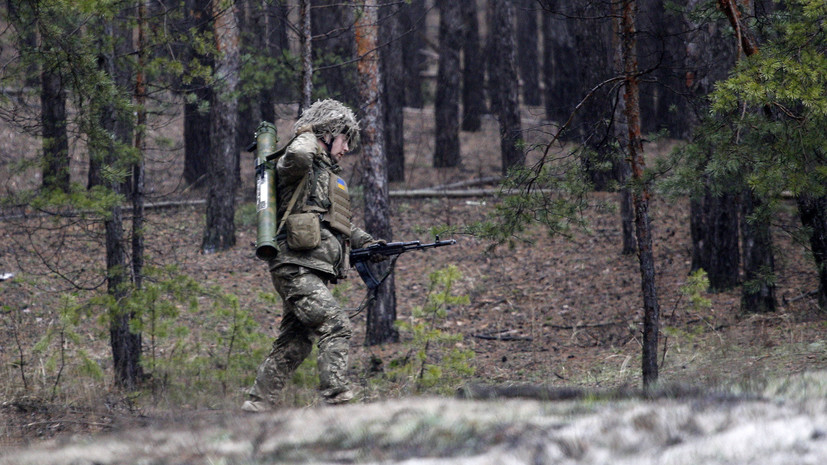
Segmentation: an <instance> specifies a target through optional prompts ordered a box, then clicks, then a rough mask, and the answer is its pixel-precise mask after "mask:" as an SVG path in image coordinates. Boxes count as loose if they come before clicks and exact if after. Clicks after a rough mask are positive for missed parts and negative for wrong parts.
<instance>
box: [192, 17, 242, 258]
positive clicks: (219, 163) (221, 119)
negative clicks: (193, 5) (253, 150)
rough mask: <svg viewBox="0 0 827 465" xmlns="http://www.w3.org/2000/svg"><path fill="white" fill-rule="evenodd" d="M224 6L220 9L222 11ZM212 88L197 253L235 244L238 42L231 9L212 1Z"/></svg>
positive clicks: (235, 23) (209, 251) (213, 250)
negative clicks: (204, 203) (204, 201)
mask: <svg viewBox="0 0 827 465" xmlns="http://www.w3.org/2000/svg"><path fill="white" fill-rule="evenodd" d="M222 6H224V8H222ZM213 8H215V10H214V12H213V14H214V17H215V41H216V44H215V45H216V49H217V51H218V53H219V54H220V56H219V57H218V59H217V60H216V63H215V70H214V74H215V82H216V84H215V86H214V88H213V99H212V102H211V104H210V145H211V147H212V152H211V153H210V170H209V176H210V188H209V192H208V194H207V224H206V226H205V228H204V237H203V241H202V243H201V250H202V251H203V252H204V253H213V252H217V251H221V250H227V249H229V248H230V247H232V246H234V245H235V241H236V237H235V223H234V217H235V194H236V190H237V179H238V178H237V176H236V172H237V166H238V147H237V146H236V137H235V134H236V129H237V128H238V104H237V103H236V100H235V99H234V98H231V96H232V95H233V93H234V92H235V90H236V88H237V87H238V71H239V49H238V46H239V43H238V23H237V21H236V13H235V8H234V7H233V6H232V5H225V4H220V3H219V2H216V3H214V4H213Z"/></svg>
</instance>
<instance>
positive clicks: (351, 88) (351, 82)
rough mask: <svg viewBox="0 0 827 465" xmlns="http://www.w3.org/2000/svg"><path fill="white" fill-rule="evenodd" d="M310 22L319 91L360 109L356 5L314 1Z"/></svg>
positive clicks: (331, 0) (337, 1) (327, 0)
mask: <svg viewBox="0 0 827 465" xmlns="http://www.w3.org/2000/svg"><path fill="white" fill-rule="evenodd" d="M310 20H311V25H312V28H313V59H314V60H315V61H316V63H319V67H318V69H317V70H316V73H315V75H314V77H315V78H316V79H318V88H319V89H321V88H325V89H326V90H327V97H331V98H334V99H337V100H340V101H342V102H345V103H347V104H349V105H351V106H354V107H356V106H358V102H359V92H358V84H357V80H358V78H357V76H356V69H355V68H354V66H353V57H354V56H355V54H356V50H355V47H354V40H353V27H351V26H352V25H353V23H354V18H353V7H352V5H349V4H347V3H343V2H341V0H314V1H313V6H312V14H311V16H310Z"/></svg>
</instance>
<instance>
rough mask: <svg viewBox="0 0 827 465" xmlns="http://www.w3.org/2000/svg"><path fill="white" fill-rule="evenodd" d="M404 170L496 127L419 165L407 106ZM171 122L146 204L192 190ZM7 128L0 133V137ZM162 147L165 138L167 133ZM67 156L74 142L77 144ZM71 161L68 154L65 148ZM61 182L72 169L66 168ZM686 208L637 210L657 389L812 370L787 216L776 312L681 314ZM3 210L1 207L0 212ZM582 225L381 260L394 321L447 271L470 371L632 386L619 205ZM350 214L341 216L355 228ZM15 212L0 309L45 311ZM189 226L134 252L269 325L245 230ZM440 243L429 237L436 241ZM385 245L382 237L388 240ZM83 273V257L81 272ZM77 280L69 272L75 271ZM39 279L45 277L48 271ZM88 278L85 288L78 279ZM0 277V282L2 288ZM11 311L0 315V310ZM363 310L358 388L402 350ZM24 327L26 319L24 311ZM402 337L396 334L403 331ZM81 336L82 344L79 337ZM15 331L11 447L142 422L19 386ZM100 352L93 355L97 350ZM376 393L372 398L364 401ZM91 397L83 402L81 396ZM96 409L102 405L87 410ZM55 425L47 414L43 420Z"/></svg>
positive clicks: (634, 355) (409, 213)
mask: <svg viewBox="0 0 827 465" xmlns="http://www.w3.org/2000/svg"><path fill="white" fill-rule="evenodd" d="M279 111H280V114H281V115H283V119H282V120H280V121H278V122H277V123H278V124H277V125H278V126H279V134H281V135H284V134H287V133H288V132H289V129H288V128H289V127H290V125H291V124H292V118H293V115H294V113H295V107H287V106H285V107H281V108H280V109H279ZM541 114H542V113H541V112H540V110H538V109H531V108H529V109H525V111H524V114H523V116H524V121H523V127H524V128H536V129H535V130H533V131H532V134H533V136H532V137H537V138H542V137H543V135H544V134H545V133H547V132H548V128H547V127H546V126H544V125H543V124H544V122H543V121H542V119H541ZM405 118H406V126H407V130H406V180H405V182H404V183H395V184H393V185H391V191H393V192H399V191H405V190H410V189H415V188H424V187H432V186H440V185H445V184H450V183H453V182H457V181H466V180H471V179H482V178H486V177H490V176H496V175H498V174H499V172H500V168H499V141H498V138H497V125H496V122H495V121H494V120H493V119H491V118H486V119H485V120H484V130H483V131H482V132H480V133H466V132H463V133H462V135H461V146H462V156H463V164H462V166H461V167H459V168H453V169H441V170H437V169H433V168H431V167H430V162H431V158H432V156H433V152H434V147H433V138H432V137H431V134H432V131H433V115H432V112H431V111H430V110H428V109H425V110H415V109H406V113H405ZM180 125H181V122H180V120H178V119H172V120H170V122H169V124H167V125H166V126H164V127H163V128H160V129H159V130H158V135H159V136H162V137H165V138H166V139H165V140H166V142H165V143H164V145H160V144H159V145H157V146H156V150H155V151H153V152H152V153H151V154H150V157H149V165H148V170H147V179H148V181H149V189H150V195H149V198H148V201H149V202H150V203H158V202H167V201H182V200H198V199H202V198H204V192H203V190H196V189H187V188H186V186H184V185H183V184H182V182H181V180H180V173H181V172H182V158H183V155H182V149H181V146H180V136H179V135H180V133H181V132H180ZM4 132H6V133H8V131H4ZM170 141H171V142H170ZM26 142H30V140H27V139H26V137H25V136H22V135H19V134H13V133H8V136H7V137H5V138H4V140H3V141H2V147H0V148H2V149H3V151H4V152H3V153H4V154H5V155H4V158H3V159H2V160H3V166H2V167H0V168H2V169H4V170H8V169H9V166H10V165H9V160H11V159H12V158H13V157H14V156H15V154H19V155H23V156H25V155H26V154H27V152H26V150H25V149H24V148H23V147H25V146H26V145H25V143H26ZM675 144H677V142H675V141H659V142H653V143H649V144H647V146H646V147H645V148H646V150H647V153H649V154H650V156H658V155H662V154H664V153H665V152H667V151H668V150H670V149H671V147H673V146H674V145H675ZM76 150H77V153H80V152H81V150H80V147H77V148H76ZM356 158H357V157H351V158H350V159H348V161H346V163H345V165H346V169H345V173H346V176H347V177H348V179H349V180H350V185H351V186H358V172H357V171H358V170H357V169H356V168H355V165H356V162H357V161H356ZM242 160H243V168H242V179H243V180H244V181H243V183H244V185H243V188H242V196H243V198H244V199H245V201H246V202H248V203H249V202H250V201H251V199H252V195H253V182H252V180H253V176H252V156H251V155H250V154H246V153H245V154H242ZM78 161H79V156H78ZM76 166H77V170H76V171H75V172H74V176H75V179H76V180H78V181H81V180H82V179H83V173H84V171H83V167H82V164H80V163H77V164H76ZM5 178H6V179H5V183H6V185H5V187H4V189H6V188H8V189H13V188H15V186H19V185H21V184H24V183H28V182H36V181H37V180H36V178H35V179H33V180H32V179H29V180H22V179H20V178H18V177H15V176H11V175H8V176H5ZM614 195H615V194H610V193H595V194H593V197H592V200H593V202H594V203H595V204H597V203H599V202H600V201H604V200H609V201H611V200H612V199H613V196H614ZM495 202H496V199H495V198H494V197H492V196H478V197H451V198H449V197H439V196H437V197H431V198H408V197H404V196H395V197H393V198H392V201H391V206H392V210H393V216H392V227H393V238H392V239H393V240H415V239H419V240H422V241H423V242H426V241H427V242H429V241H431V240H432V239H433V238H432V237H429V236H428V233H427V231H428V228H430V227H432V226H439V225H453V226H460V227H461V226H462V225H465V224H469V223H471V222H473V221H476V220H480V219H483V218H484V217H485V215H486V214H487V213H488V212H489V211H490V210H491V207H492V205H493V204H494V203H495ZM688 210H689V208H688V202H687V200H686V199H678V200H672V199H667V198H665V197H663V196H660V195H655V196H654V198H653V202H652V205H651V222H652V227H653V233H654V236H653V237H654V241H653V242H654V247H655V251H654V252H655V259H656V280H657V291H658V298H659V303H660V309H661V327H662V338H661V349H660V350H661V353H662V357H661V365H660V366H661V368H660V379H661V380H662V381H663V382H664V383H670V384H691V385H698V386H706V387H715V388H718V387H725V388H726V389H728V390H729V391H734V392H750V391H752V390H754V389H757V390H760V389H761V387H762V385H763V384H764V383H766V381H767V380H768V379H770V378H773V377H777V376H782V375H787V374H794V373H801V372H805V371H811V370H819V369H824V368H825V367H827V346H825V342H824V340H823V335H824V329H825V325H826V324H827V315H825V314H824V313H822V312H819V311H818V308H817V304H816V302H814V301H813V300H812V298H810V297H808V293H809V292H810V291H812V290H815V289H816V287H817V280H816V273H815V269H814V267H813V265H812V263H811V261H810V259H809V258H808V255H807V251H806V250H805V249H804V248H803V247H802V246H801V245H799V244H796V243H794V242H793V240H792V239H791V237H790V235H789V234H787V231H790V230H792V229H795V227H796V226H797V222H796V218H795V217H794V216H793V215H792V214H785V215H783V216H781V217H779V219H778V221H777V227H776V228H775V233H776V235H775V241H776V247H777V254H776V258H777V264H778V270H777V274H778V289H777V291H778V294H777V295H778V299H779V304H780V309H779V310H778V311H777V312H775V313H772V314H768V315H748V314H747V315H745V314H741V313H740V312H739V294H738V290H733V291H729V292H723V293H717V294H706V295H705V297H707V298H708V299H710V301H711V305H710V306H709V307H708V308H694V307H692V306H691V305H690V303H689V299H688V298H687V297H685V296H682V294H681V286H682V285H684V284H685V283H686V281H687V275H688V272H689V268H690V251H691V243H690V239H689V224H688ZM12 213H13V212H12ZM586 215H587V216H588V218H589V220H590V231H588V232H586V231H575V232H573V233H572V235H571V236H570V237H550V236H549V235H548V234H546V233H545V231H543V230H541V229H540V228H534V229H531V230H530V231H529V232H528V234H527V239H528V241H525V242H516V243H515V244H514V246H513V247H508V246H503V247H499V248H495V249H493V250H490V248H489V245H490V244H489V243H487V242H486V241H484V240H481V239H479V238H475V237H472V236H469V235H463V234H457V235H455V236H453V237H452V238H453V239H456V240H457V244H456V245H455V246H452V247H443V248H440V249H435V250H432V251H429V252H412V253H409V254H406V255H404V256H402V257H401V258H400V259H399V260H398V261H397V262H396V275H395V276H396V286H397V287H396V292H397V302H398V307H397V315H398V318H399V319H402V320H404V319H409V318H410V316H411V313H412V310H413V308H414V307H416V306H421V305H423V304H424V303H425V298H426V296H425V289H426V287H427V284H428V281H427V279H428V278H427V276H428V274H429V273H431V272H433V271H436V270H438V269H440V268H443V267H445V266H447V265H456V266H457V267H458V269H459V271H460V272H461V275H462V277H461V279H460V280H459V282H458V283H457V285H456V288H455V292H456V293H459V294H464V295H467V296H468V297H469V300H470V304H468V305H459V306H455V307H452V308H449V309H448V315H447V318H446V319H445V321H444V324H443V328H442V329H444V330H446V331H449V332H452V333H458V334H461V335H462V342H461V343H460V345H461V347H463V348H468V349H471V350H473V352H474V354H475V357H474V360H473V366H474V368H475V375H474V377H473V379H474V380H476V381H482V382H486V383H495V384H501V385H518V384H524V383H531V384H543V385H550V386H558V387H564V386H570V387H587V388H595V389H601V388H616V387H622V386H639V385H640V351H641V341H640V339H641V338H640V333H641V328H642V316H643V315H642V303H641V301H642V299H641V294H640V273H639V269H638V262H637V258H636V257H635V256H623V255H621V254H620V245H621V244H620V239H621V235H620V221H619V214H618V213H617V212H614V211H609V210H607V209H605V208H604V209H594V210H590V211H587V212H586ZM361 218H362V214H361V212H358V211H357V217H356V219H355V222H356V223H357V224H361ZM15 224H17V222H16V221H12V220H8V219H6V220H2V221H0V233H2V234H3V236H4V242H5V243H6V245H5V246H2V249H0V250H2V253H0V274H3V273H14V274H15V275H18V276H25V275H27V274H28V273H35V274H37V273H42V276H41V278H42V279H43V281H39V282H40V283H41V285H39V286H36V287H33V288H29V289H28V290H26V291H25V293H24V294H15V293H14V292H12V291H10V290H9V288H8V287H7V289H6V290H5V291H6V292H5V293H4V294H3V296H4V298H6V299H12V300H9V301H7V302H3V305H12V304H14V305H18V304H19V303H20V301H19V300H17V299H21V300H26V302H27V304H26V308H27V309H29V311H31V312H33V313H39V312H45V310H46V307H48V306H50V305H54V302H55V295H56V294H57V293H59V292H61V291H66V290H67V289H70V288H69V287H68V286H67V284H66V282H65V281H62V280H60V279H49V276H50V274H49V271H48V270H44V268H43V267H42V266H38V265H35V262H36V258H37V257H34V256H31V255H27V256H21V254H20V253H17V252H18V249H17V248H18V247H23V245H24V244H25V241H26V238H25V237H23V236H20V235H19V233H17V232H15V231H14V230H13V226H14V225H15ZM203 224H204V207H203V204H197V203H196V204H193V205H189V206H178V207H174V208H158V209H151V210H149V216H148V228H149V231H150V234H148V236H147V249H148V253H149V254H150V255H151V256H152V257H154V258H153V260H155V261H157V262H159V263H175V264H176V265H177V266H178V267H179V268H180V270H181V271H183V272H184V273H186V274H188V275H189V276H192V277H194V278H195V279H197V280H199V281H201V282H202V283H204V284H217V285H220V286H221V287H222V288H223V289H225V290H227V291H229V292H234V293H236V294H237V295H239V297H240V299H241V302H240V303H241V305H242V306H244V307H245V308H252V309H253V310H254V314H255V315H256V318H257V320H258V321H259V322H260V324H262V326H263V328H264V329H265V330H268V331H270V332H271V334H273V335H274V334H275V328H276V327H277V325H278V314H279V312H278V309H273V308H266V307H263V306H262V304H261V302H260V300H258V299H256V298H254V297H255V296H256V295H258V294H260V293H262V292H272V288H271V284H270V281H269V276H268V274H267V272H266V265H265V264H264V263H263V262H260V261H258V260H256V259H255V257H254V254H253V248H252V247H251V246H250V244H251V242H253V241H255V229H254V226H246V227H242V228H241V229H240V230H239V231H238V237H237V242H238V245H237V246H236V247H234V248H233V249H231V250H229V251H226V252H221V253H217V254H214V255H202V254H201V253H199V250H198V244H199V243H200V237H201V231H202V227H203ZM445 238H446V237H443V239H445ZM389 239H391V238H389ZM64 240H65V242H66V244H68V246H73V248H71V253H67V255H66V258H65V260H76V261H77V262H78V263H84V262H85V263H89V264H90V266H91V264H96V265H94V266H97V267H100V266H102V265H101V264H102V263H103V262H102V258H103V251H102V250H100V249H99V248H95V247H91V246H87V245H83V244H80V243H76V244H73V243H72V241H71V237H68V238H64ZM81 268H82V267H81ZM79 275H80V274H79ZM52 278H53V277H52ZM349 281H350V284H349V285H346V286H342V287H341V294H342V298H343V301H344V304H345V306H348V307H355V306H357V305H358V303H359V302H360V301H361V299H362V297H363V295H364V287H363V286H362V285H361V283H360V282H359V279H358V276H357V274H356V273H355V272H353V273H352V275H351V279H350V280H349ZM86 284H88V285H89V286H90V287H94V286H100V285H101V283H100V282H88V283H86ZM5 285H6V283H5V282H0V286H5ZM11 315H12V312H9V311H4V315H3V318H4V319H8V318H11ZM364 320H365V315H364V314H361V315H359V316H357V317H356V318H355V319H354V323H355V328H356V333H355V335H354V337H353V340H352V348H353V351H352V363H351V364H352V366H353V367H354V368H353V369H354V372H353V373H352V378H353V381H354V382H355V383H358V382H359V381H358V380H359V379H360V377H361V376H362V372H360V370H361V369H363V368H364V367H367V366H369V365H371V364H372V363H375V362H374V360H376V359H378V360H381V361H382V363H383V364H385V365H387V364H388V363H390V362H391V361H392V360H393V359H394V358H395V357H399V356H400V353H403V352H404V350H405V348H404V341H403V342H402V343H399V344H387V345H383V346H378V347H365V346H364V344H363V341H364ZM32 321H34V319H32ZM45 325H46V322H43V321H39V322H37V323H36V324H35V326H34V327H32V328H29V331H30V334H28V335H27V336H26V337H27V338H28V340H27V341H24V343H29V344H31V343H32V341H35V340H36V339H37V337H38V334H39V332H42V331H43V330H44V328H45ZM403 337H406V336H405V335H404V334H403ZM90 344H92V343H91V342H90ZM16 347H17V341H15V340H14V339H13V338H12V337H11V334H9V332H6V333H5V334H4V335H0V359H1V360H2V362H3V365H4V368H3V370H4V371H5V376H4V378H5V379H6V380H7V381H4V383H5V386H0V397H2V405H0V417H2V418H3V419H4V421H5V423H6V425H7V427H6V429H4V430H3V431H2V436H3V437H2V438H0V444H21V443H26V442H30V441H37V440H39V439H42V438H49V437H54V436H56V435H70V434H77V433H81V434H95V433H97V432H99V431H107V430H110V429H112V428H113V427H116V426H117V425H119V424H123V423H124V422H126V423H140V422H141V421H144V418H145V417H144V415H145V414H146V412H145V411H141V410H136V409H134V406H133V405H131V404H130V402H129V400H128V399H127V398H124V397H123V396H118V395H116V394H115V393H110V392H107V393H98V394H97V396H94V395H89V396H88V398H89V399H94V401H90V403H89V404H86V405H60V406H58V405H54V404H47V403H44V402H42V401H41V400H39V399H30V398H28V397H26V396H25V395H22V394H21V389H20V386H19V383H18V382H16V381H15V379H16V378H17V371H16V370H17V369H18V368H19V367H18V366H16V365H15V356H16V354H17V350H16ZM105 349H106V347H105V346H101V347H99V350H102V351H104V352H105ZM366 400H367V401H375V400H382V399H371V398H368V399H366ZM90 404H91V405H90ZM101 404H104V405H105V406H106V407H105V408H103V407H101ZM56 420H59V421H56Z"/></svg>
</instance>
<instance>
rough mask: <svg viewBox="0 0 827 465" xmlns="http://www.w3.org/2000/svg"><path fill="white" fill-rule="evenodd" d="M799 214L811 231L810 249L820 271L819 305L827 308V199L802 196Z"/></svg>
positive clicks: (798, 200) (802, 221)
mask: <svg viewBox="0 0 827 465" xmlns="http://www.w3.org/2000/svg"><path fill="white" fill-rule="evenodd" d="M796 200H797V203H798V214H799V217H800V218H801V224H802V226H804V227H805V228H807V229H808V230H809V235H810V249H811V250H812V254H813V259H815V264H816V269H817V270H818V305H819V307H821V308H825V307H827V197H813V196H810V195H806V194H803V195H800V196H799V197H798V199H796Z"/></svg>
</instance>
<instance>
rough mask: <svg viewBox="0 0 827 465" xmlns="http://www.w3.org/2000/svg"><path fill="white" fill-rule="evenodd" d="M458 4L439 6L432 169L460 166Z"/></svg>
mask: <svg viewBox="0 0 827 465" xmlns="http://www.w3.org/2000/svg"><path fill="white" fill-rule="evenodd" d="M460 13H461V12H460V5H459V3H458V2H443V3H440V5H439V69H438V71H437V90H436V102H435V103H434V107H435V108H434V115H435V117H436V125H435V127H436V144H435V148H434V167H435V168H446V167H453V166H458V165H459V164H460V161H461V158H460V148H459V93H460V88H459V86H460V82H459V76H460V69H459V64H460V62H459V52H460V45H461V42H462V16H461V14H460Z"/></svg>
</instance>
